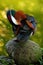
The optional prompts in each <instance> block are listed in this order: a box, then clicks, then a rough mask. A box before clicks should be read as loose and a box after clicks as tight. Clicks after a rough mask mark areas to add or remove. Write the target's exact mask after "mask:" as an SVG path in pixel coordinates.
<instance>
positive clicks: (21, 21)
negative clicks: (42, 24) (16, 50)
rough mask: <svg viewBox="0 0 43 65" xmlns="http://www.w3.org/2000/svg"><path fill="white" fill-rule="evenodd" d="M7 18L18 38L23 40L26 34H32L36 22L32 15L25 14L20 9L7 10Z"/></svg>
mask: <svg viewBox="0 0 43 65" xmlns="http://www.w3.org/2000/svg"><path fill="white" fill-rule="evenodd" d="M7 18H8V20H9V22H10V23H11V25H12V29H13V32H14V33H15V34H16V36H17V38H18V39H23V40H24V39H25V38H26V36H27V38H28V36H30V35H33V34H34V31H35V29H36V24H37V23H36V20H35V18H34V17H33V16H31V15H28V14H25V13H24V12H23V11H21V10H19V11H15V10H8V11H7ZM23 37H24V38H23ZM27 38H26V39H27Z"/></svg>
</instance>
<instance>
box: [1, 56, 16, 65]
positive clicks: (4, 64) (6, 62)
mask: <svg viewBox="0 0 43 65" xmlns="http://www.w3.org/2000/svg"><path fill="white" fill-rule="evenodd" d="M0 65H15V62H14V60H13V59H11V58H9V57H6V56H0Z"/></svg>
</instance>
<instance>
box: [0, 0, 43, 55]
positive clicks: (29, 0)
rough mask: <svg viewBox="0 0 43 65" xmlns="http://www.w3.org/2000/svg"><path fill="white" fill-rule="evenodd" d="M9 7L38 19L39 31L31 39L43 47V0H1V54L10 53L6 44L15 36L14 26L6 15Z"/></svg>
mask: <svg viewBox="0 0 43 65" xmlns="http://www.w3.org/2000/svg"><path fill="white" fill-rule="evenodd" d="M8 9H14V10H23V11H24V12H25V13H26V14H29V15H32V16H34V17H35V19H36V21H37V31H36V32H35V35H34V36H32V37H31V38H30V39H31V40H33V41H35V42H36V43H38V44H39V45H40V47H42V48H43V0H12V1H11V0H0V55H8V54H7V53H6V50H5V44H6V43H7V42H8V40H10V39H12V38H13V37H14V34H13V31H12V26H11V24H10V23H9V21H8V19H7V17H6V11H7V10H8Z"/></svg>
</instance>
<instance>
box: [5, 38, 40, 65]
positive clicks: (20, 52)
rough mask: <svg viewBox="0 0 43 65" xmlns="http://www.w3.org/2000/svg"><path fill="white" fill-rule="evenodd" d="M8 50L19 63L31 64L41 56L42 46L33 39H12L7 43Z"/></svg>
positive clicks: (23, 64) (22, 64) (18, 64)
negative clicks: (20, 40)
mask: <svg viewBox="0 0 43 65" xmlns="http://www.w3.org/2000/svg"><path fill="white" fill-rule="evenodd" d="M6 50H7V52H8V54H9V55H10V56H11V57H12V58H13V59H14V60H15V62H16V64H17V65H29V63H33V62H37V61H38V60H39V59H40V58H41V49H40V46H39V45H38V44H37V43H35V42H33V41H31V40H28V41H26V42H16V41H15V40H14V39H12V40H10V41H8V43H7V44H6Z"/></svg>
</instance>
